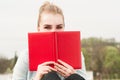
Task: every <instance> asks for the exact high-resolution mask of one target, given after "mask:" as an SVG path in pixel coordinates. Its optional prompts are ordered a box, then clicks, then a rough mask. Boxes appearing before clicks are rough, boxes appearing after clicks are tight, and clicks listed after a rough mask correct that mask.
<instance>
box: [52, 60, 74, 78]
mask: <svg viewBox="0 0 120 80" xmlns="http://www.w3.org/2000/svg"><path fill="white" fill-rule="evenodd" d="M59 63H60V64H59ZM54 65H55V66H54V68H55V69H56V70H57V72H58V73H59V74H60V75H62V76H63V77H65V78H66V77H68V76H70V75H71V74H74V73H75V69H74V68H73V67H72V66H70V65H69V64H67V63H65V62H63V61H62V60H58V63H55V64H54Z"/></svg>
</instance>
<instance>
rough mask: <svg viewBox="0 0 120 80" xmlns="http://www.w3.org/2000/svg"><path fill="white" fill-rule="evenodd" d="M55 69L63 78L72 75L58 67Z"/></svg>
mask: <svg viewBox="0 0 120 80" xmlns="http://www.w3.org/2000/svg"><path fill="white" fill-rule="evenodd" d="M55 68H56V69H57V72H58V73H59V74H60V75H61V76H63V77H67V76H69V75H70V73H68V72H66V71H64V70H62V69H60V68H59V67H57V66H55Z"/></svg>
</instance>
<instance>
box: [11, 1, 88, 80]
mask: <svg viewBox="0 0 120 80" xmlns="http://www.w3.org/2000/svg"><path fill="white" fill-rule="evenodd" d="M64 28H65V23H64V15H63V13H62V10H61V9H60V8H59V7H57V6H56V5H54V4H51V3H49V2H46V3H44V4H43V5H42V6H41V7H40V11H39V18H38V26H37V30H38V32H54V31H64ZM58 62H59V63H60V64H58V63H55V62H52V61H49V62H44V63H42V64H40V65H38V69H37V71H34V72H32V71H29V66H28V54H27V51H26V52H23V53H21V55H20V56H19V59H18V61H17V63H16V65H15V67H14V72H13V77H12V79H13V80H85V78H86V70H85V64H84V58H83V56H82V69H80V70H75V69H74V68H73V67H72V66H70V65H69V64H67V63H65V62H63V61H61V60H58ZM49 64H54V65H55V67H54V68H52V67H50V66H48V65H49ZM61 64H62V65H61Z"/></svg>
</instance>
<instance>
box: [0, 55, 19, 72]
mask: <svg viewBox="0 0 120 80" xmlns="http://www.w3.org/2000/svg"><path fill="white" fill-rule="evenodd" d="M17 59H18V57H17V55H16V53H15V57H14V58H12V59H7V58H5V57H0V73H8V72H12V69H13V67H14V65H15V63H16V61H17Z"/></svg>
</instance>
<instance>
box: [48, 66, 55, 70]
mask: <svg viewBox="0 0 120 80" xmlns="http://www.w3.org/2000/svg"><path fill="white" fill-rule="evenodd" d="M48 68H49V69H50V70H52V71H57V70H56V69H55V68H52V67H50V66H48Z"/></svg>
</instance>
